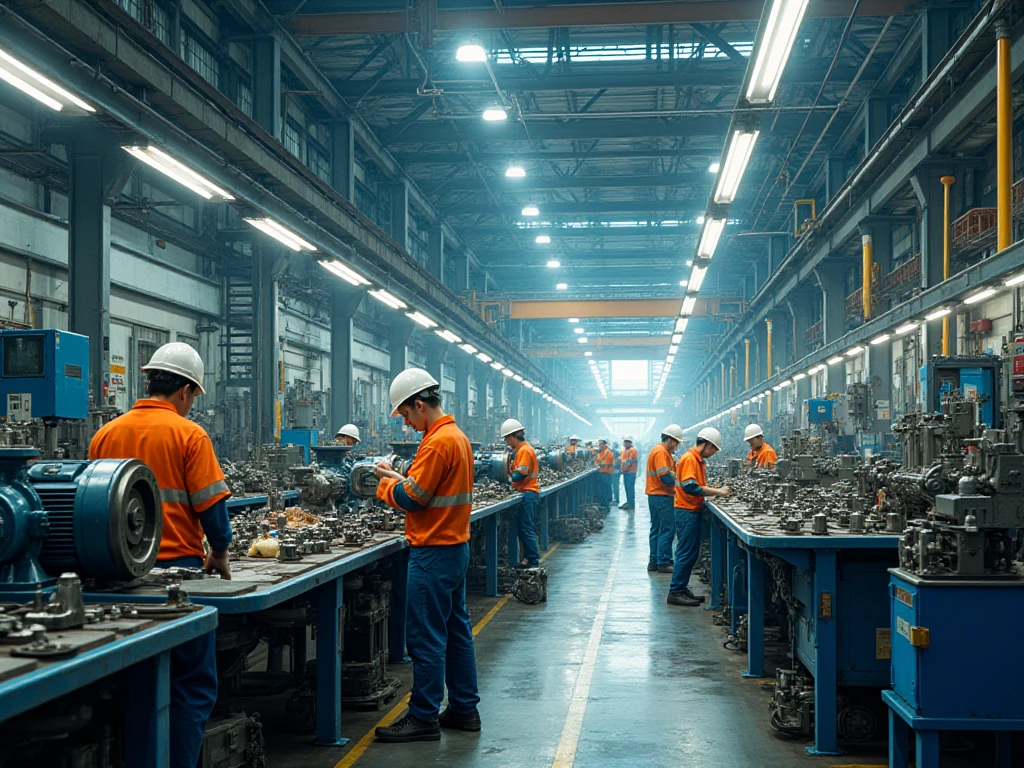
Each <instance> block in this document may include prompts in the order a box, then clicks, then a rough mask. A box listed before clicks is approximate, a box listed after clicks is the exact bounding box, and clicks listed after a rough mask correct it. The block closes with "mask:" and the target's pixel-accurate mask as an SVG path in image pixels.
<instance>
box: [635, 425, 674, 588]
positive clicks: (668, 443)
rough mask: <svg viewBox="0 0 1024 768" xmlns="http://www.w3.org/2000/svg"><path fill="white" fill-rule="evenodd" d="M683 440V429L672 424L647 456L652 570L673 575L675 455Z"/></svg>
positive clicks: (664, 430) (649, 562) (646, 490)
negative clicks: (673, 456)
mask: <svg viewBox="0 0 1024 768" xmlns="http://www.w3.org/2000/svg"><path fill="white" fill-rule="evenodd" d="M682 441H683V428H682V427H680V426H679V425H678V424H669V425H668V426H667V427H665V428H664V429H663V430H661V442H660V443H658V444H657V445H655V446H654V447H653V448H652V449H651V452H650V453H649V454H647V485H646V487H645V490H644V492H645V493H646V494H647V508H648V510H649V511H650V513H651V532H650V537H649V538H650V547H651V554H650V560H648V561H647V570H648V571H659V572H661V573H672V539H674V538H675V535H676V522H675V513H674V511H673V506H672V504H673V496H674V495H675V485H676V473H675V466H676V462H675V459H673V458H672V455H673V454H674V453H675V452H676V448H678V447H679V444H680V443H681V442H682Z"/></svg>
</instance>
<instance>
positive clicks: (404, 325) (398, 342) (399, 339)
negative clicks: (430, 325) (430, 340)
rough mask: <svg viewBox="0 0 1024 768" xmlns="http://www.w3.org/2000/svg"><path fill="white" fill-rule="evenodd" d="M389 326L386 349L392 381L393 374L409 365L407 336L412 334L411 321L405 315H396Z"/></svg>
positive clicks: (395, 374) (398, 372)
mask: <svg viewBox="0 0 1024 768" xmlns="http://www.w3.org/2000/svg"><path fill="white" fill-rule="evenodd" d="M390 326H391V335H390V337H389V339H388V341H389V344H388V351H389V353H390V355H391V379H392V381H393V380H394V378H395V376H397V375H398V374H400V373H401V372H402V371H404V370H405V369H406V368H408V367H409V337H410V336H412V329H413V322H412V320H410V319H409V318H407V317H396V318H394V319H393V320H392V321H391V324H390ZM438 381H440V379H438Z"/></svg>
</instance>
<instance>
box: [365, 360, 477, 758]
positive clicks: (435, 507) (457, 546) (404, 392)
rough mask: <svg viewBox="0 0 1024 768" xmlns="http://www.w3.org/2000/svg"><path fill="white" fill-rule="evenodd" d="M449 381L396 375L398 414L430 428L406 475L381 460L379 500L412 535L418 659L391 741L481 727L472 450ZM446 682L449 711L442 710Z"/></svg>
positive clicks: (383, 731) (382, 735) (410, 600)
mask: <svg viewBox="0 0 1024 768" xmlns="http://www.w3.org/2000/svg"><path fill="white" fill-rule="evenodd" d="M440 388H441V387H440V384H438V382H437V380H436V379H435V378H434V377H433V376H431V375H430V374H429V373H427V372H426V371H424V370H422V369H420V368H407V369H406V370H404V371H402V372H401V373H400V374H398V376H396V377H395V380H394V381H393V382H391V390H390V393H389V394H390V400H391V407H392V412H391V416H392V417H395V416H401V417H402V418H403V419H404V421H405V424H406V425H407V426H409V427H411V428H412V429H414V430H416V431H417V432H422V433H423V440H422V442H420V446H419V448H418V449H417V451H416V457H415V458H414V459H413V462H412V466H411V467H410V468H409V473H408V476H407V477H403V476H402V475H400V474H398V473H397V472H395V471H394V470H393V469H392V468H391V466H390V465H389V464H388V463H387V462H385V461H381V462H378V463H377V469H376V474H377V477H379V478H380V484H379V485H378V486H377V498H378V499H380V500H381V501H383V502H384V503H386V504H387V505H388V506H390V507H394V508H395V509H401V510H404V511H405V513H406V515H405V538H406V541H408V542H409V583H408V587H407V589H406V595H407V597H406V632H407V639H406V647H407V648H408V651H409V655H410V656H411V657H412V665H413V667H412V668H413V682H412V695H411V697H410V699H409V710H408V712H406V714H405V716H404V717H402V718H401V719H400V720H398V721H397V722H395V723H393V724H392V725H390V726H388V727H386V728H378V729H377V731H376V734H377V739H378V740H379V741H383V742H408V741H437V740H438V739H440V738H441V731H440V728H454V729H456V730H460V731H479V730H480V713H479V711H478V710H477V704H478V703H479V701H480V696H479V693H478V691H477V681H476V653H475V651H474V648H473V630H472V627H471V626H470V623H469V611H468V609H467V608H466V573H467V571H468V570H469V516H470V512H472V510H473V449H472V447H471V446H470V444H469V439H468V438H467V437H466V436H465V435H464V434H463V432H462V430H461V429H459V428H458V427H457V426H456V425H455V419H454V417H452V416H450V415H448V414H446V413H445V412H444V411H443V410H442V409H441V395H440ZM445 684H447V686H448V708H447V709H445V711H444V712H441V711H440V709H441V702H442V700H443V699H444V690H445Z"/></svg>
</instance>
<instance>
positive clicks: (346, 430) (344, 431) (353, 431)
mask: <svg viewBox="0 0 1024 768" xmlns="http://www.w3.org/2000/svg"><path fill="white" fill-rule="evenodd" d="M342 435H345V436H346V437H354V438H355V439H356V442H357V443H358V442H359V441H360V439H361V438H360V437H359V427H357V426H356V425H355V424H346V425H345V426H343V427H342V428H341V429H339V430H338V433H337V434H336V435H335V437H341V436H342Z"/></svg>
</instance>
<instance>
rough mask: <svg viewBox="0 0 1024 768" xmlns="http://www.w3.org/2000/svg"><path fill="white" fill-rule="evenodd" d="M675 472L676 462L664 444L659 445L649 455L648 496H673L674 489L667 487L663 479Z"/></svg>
mask: <svg viewBox="0 0 1024 768" xmlns="http://www.w3.org/2000/svg"><path fill="white" fill-rule="evenodd" d="M674 471H675V460H674V459H673V458H672V454H671V453H669V452H668V448H666V447H665V444H664V443H658V444H657V445H656V446H654V447H653V448H651V452H650V453H649V454H647V489H646V491H645V493H646V494H647V495H648V496H671V495H672V492H673V491H672V488H671V487H670V486H667V485H665V483H663V482H662V481H661V478H662V477H664V476H665V475H669V474H672V472H674Z"/></svg>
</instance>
